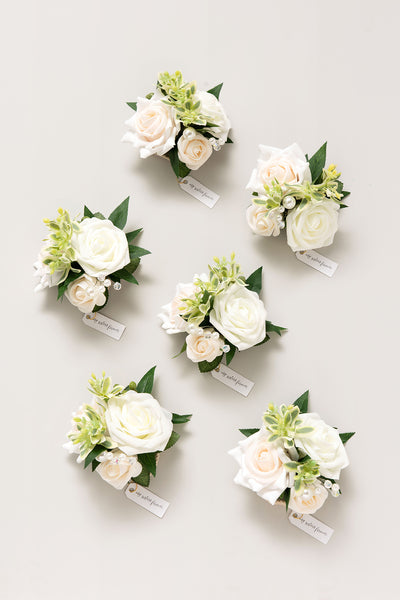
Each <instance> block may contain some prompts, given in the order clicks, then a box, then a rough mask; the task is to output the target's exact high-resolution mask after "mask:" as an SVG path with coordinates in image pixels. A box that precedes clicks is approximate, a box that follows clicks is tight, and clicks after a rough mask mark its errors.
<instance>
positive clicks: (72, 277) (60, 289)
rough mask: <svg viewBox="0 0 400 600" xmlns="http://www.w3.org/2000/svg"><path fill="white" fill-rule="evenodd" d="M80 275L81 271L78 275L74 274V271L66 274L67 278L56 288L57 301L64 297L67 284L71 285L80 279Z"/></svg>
mask: <svg viewBox="0 0 400 600" xmlns="http://www.w3.org/2000/svg"><path fill="white" fill-rule="evenodd" d="M79 266H80V265H78V267H79ZM81 275H82V271H79V273H75V272H74V271H70V272H69V273H68V276H67V278H66V279H65V280H64V281H63V282H62V283H60V284H59V285H58V286H57V290H58V293H57V300H59V299H60V298H61V296H63V295H64V293H65V291H66V289H67V287H68V286H69V284H70V283H72V282H73V281H75V279H78V277H81Z"/></svg>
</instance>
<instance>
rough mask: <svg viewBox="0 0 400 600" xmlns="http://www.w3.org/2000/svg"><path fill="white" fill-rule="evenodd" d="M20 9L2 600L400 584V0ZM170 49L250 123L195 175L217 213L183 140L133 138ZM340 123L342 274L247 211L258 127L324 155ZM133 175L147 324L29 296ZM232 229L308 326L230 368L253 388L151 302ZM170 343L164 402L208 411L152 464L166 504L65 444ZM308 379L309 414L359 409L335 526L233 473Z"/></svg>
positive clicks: (267, 289)
mask: <svg viewBox="0 0 400 600" xmlns="http://www.w3.org/2000/svg"><path fill="white" fill-rule="evenodd" d="M2 4H3V11H2V16H3V18H2V24H1V28H2V33H1V35H0V44H1V54H0V56H1V61H2V63H3V69H2V71H3V73H5V79H4V76H3V86H2V87H3V91H2V94H1V95H0V103H1V116H2V121H3V124H2V127H1V141H2V149H1V157H0V162H1V167H2V169H1V170H2V177H1V187H2V194H1V197H2V206H3V207H4V208H3V212H2V219H3V225H2V235H1V241H2V244H4V247H3V248H2V257H3V258H2V264H3V275H2V282H3V294H2V303H3V306H2V332H3V344H2V346H3V351H4V360H3V365H4V366H5V370H4V374H3V380H2V389H3V391H2V394H1V439H2V452H1V455H2V468H1V473H2V476H1V478H2V485H3V490H4V491H3V494H2V511H1V514H2V516H3V520H4V522H3V525H2V542H3V550H2V552H3V555H2V558H1V561H0V569H1V583H0V587H1V592H2V593H1V596H2V598H4V599H7V600H8V599H10V600H54V599H55V598H56V599H57V600H67V599H69V598H71V597H72V596H73V597H75V598H79V599H81V598H87V599H89V600H92V599H95V598H99V597H101V598H104V599H107V598H118V597H121V598H122V597H125V598H126V597H129V598H132V597H137V598H139V597H140V598H164V599H165V600H170V599H171V600H172V599H176V598H179V599H181V598H182V599H186V598H190V599H191V600H200V599H204V598H210V599H214V598H215V599H218V600H219V599H220V598H221V599H224V600H225V599H226V600H230V599H235V600H236V599H242V598H244V597H246V598H252V597H257V598H258V597H263V598H264V597H265V598H269V597H274V598H277V599H279V600H281V599H284V598H285V599H286V598H289V597H294V596H296V598H298V599H299V600H336V598H342V599H343V600H347V599H350V598H353V597H360V598H361V597H362V598H363V599H365V600H373V599H375V598H376V597H378V595H379V596H385V598H388V600H391V599H394V598H395V597H396V592H395V590H394V584H395V581H397V574H396V572H395V570H394V569H393V567H394V565H395V562H394V561H395V552H396V546H395V545H394V544H395V539H394V536H393V530H394V529H395V527H396V516H395V515H396V512H397V500H398V498H399V485H398V483H399V477H398V474H397V472H398V469H397V462H398V456H397V454H398V443H397V436H398V410H397V406H398V336H399V320H398V306H399V303H398V291H399V287H398V278H397V275H398V252H397V248H398V220H399V217H400V212H399V197H398V185H397V180H398V177H399V175H398V108H399V100H400V97H399V84H398V50H399V45H398V20H399V17H400V14H399V5H398V2H396V1H395V0H392V1H390V0H383V1H381V2H379V3H376V2H372V1H370V0H363V1H361V0H360V1H356V0H353V1H351V2H349V1H348V0H339V1H338V2H335V3H332V2H325V1H321V0H315V1H305V2H297V1H296V0H289V1H286V2H284V3H283V2H281V3H272V2H261V1H259V2H256V1H249V2H245V3H244V4H241V3H236V4H235V3H233V2H228V1H227V0H223V1H221V2H215V1H211V0H210V1H207V2H201V3H184V2H177V1H175V0H170V1H168V2H165V1H162V0H155V1H153V2H152V3H147V4H144V3H142V2H133V1H130V2H129V1H128V0H124V1H122V0H121V1H116V2H107V1H105V0H86V1H85V2H82V0H80V1H78V0H69V1H68V2H57V1H54V0H48V1H47V0H36V1H35V2H32V1H29V0H25V1H24V0H22V1H19V2H14V3H10V2H8V3H6V2H3V3H2ZM165 69H168V70H171V71H172V70H175V69H181V70H182V71H183V73H184V74H185V76H186V77H187V78H188V79H191V78H193V79H196V80H197V81H198V84H199V86H200V87H202V88H203V89H207V88H208V87H212V86H214V85H215V84H217V83H219V82H220V81H224V83H225V85H224V88H223V91H222V95H221V99H222V101H223V103H224V105H225V107H226V109H227V110H228V112H229V115H230V117H231V120H232V123H233V131H232V137H233V138H234V140H235V144H234V145H232V146H226V147H225V148H224V149H223V150H222V151H221V152H220V153H219V154H217V155H215V156H214V157H213V160H210V161H209V163H208V164H207V165H206V166H205V167H204V168H202V169H201V171H200V172H197V173H194V176H195V177H197V178H198V179H199V180H200V181H201V182H202V183H204V184H205V185H207V186H208V187H210V188H211V189H213V190H215V191H216V192H219V193H220V194H221V199H220V200H219V202H218V203H217V205H216V206H215V208H214V209H212V210H210V209H208V208H207V207H205V206H203V205H202V204H201V203H200V202H198V201H197V200H195V199H193V198H191V197H190V196H188V195H186V194H185V193H183V192H182V191H181V190H180V189H179V188H178V185H177V183H176V180H175V178H174V176H173V173H172V171H171V169H170V166H169V164H168V163H167V161H161V160H157V159H155V158H151V159H148V160H145V161H142V160H140V159H139V158H138V155H137V152H136V151H135V150H134V149H133V148H132V147H130V146H129V145H127V144H121V143H120V138H121V136H122V135H123V133H124V131H125V127H124V121H125V120H126V119H128V118H129V116H130V115H131V111H130V109H129V108H128V107H127V106H126V105H125V101H127V100H130V101H132V100H135V99H136V97H137V95H144V94H145V93H147V92H148V91H150V90H151V89H152V85H153V83H154V82H155V78H156V75H157V72H158V71H159V70H165ZM325 140H328V141H329V144H328V160H329V161H335V162H337V163H338V166H339V168H340V170H341V171H342V173H343V181H344V182H345V185H346V188H348V189H350V190H351V191H352V196H351V197H350V205H351V208H349V209H346V210H345V211H343V212H342V214H341V218H340V232H339V233H338V235H337V236H336V239H335V244H334V245H333V246H332V247H330V248H329V249H327V250H326V252H325V254H326V256H328V257H330V258H332V259H333V260H335V261H337V262H339V264H340V266H339V268H338V270H337V273H336V275H335V276H334V277H333V279H329V278H327V277H325V276H324V275H322V274H320V273H318V272H316V271H314V270H312V269H311V268H309V267H307V266H305V265H303V264H301V263H300V262H298V261H297V260H296V258H295V257H294V255H293V254H292V252H291V251H290V249H289V248H288V246H287V245H286V243H285V236H281V237H280V239H267V240H266V239H262V238H256V237H255V236H253V235H252V234H251V232H250V230H249V229H248V227H247V224H246V222H245V217H244V215H245V208H246V206H247V205H248V203H249V194H248V193H247V192H246V191H245V190H244V186H245V184H246V183H247V180H248V178H249V175H250V171H251V169H252V168H253V166H254V164H255V161H256V158H257V145H258V144H259V143H265V144H271V145H275V146H278V147H284V146H287V145H289V144H290V143H292V142H293V141H297V142H298V143H299V144H300V145H301V146H302V148H303V149H304V151H305V152H309V153H312V152H313V151H315V150H316V149H317V148H318V147H319V145H320V144H321V143H322V142H323V141H325ZM128 194H130V195H131V198H132V205H131V210H130V214H129V219H128V225H129V227H130V228H137V227H139V226H143V227H144V233H143V235H142V237H141V240H140V243H141V244H142V245H143V246H144V247H146V248H149V249H150V250H152V255H151V256H149V257H146V258H145V259H144V260H143V263H142V267H141V268H140V270H139V271H138V277H139V279H140V286H139V287H138V288H134V287H133V286H126V288H125V289H123V291H121V292H119V293H114V294H113V297H112V301H111V302H110V304H109V306H108V307H107V310H105V313H106V314H107V315H109V316H110V317H112V318H114V319H117V320H119V321H121V322H122V323H125V324H126V325H127V330H126V332H125V334H124V336H123V338H122V339H121V341H120V342H115V341H114V340H112V339H109V338H107V337H105V336H102V335H101V334H99V333H97V332H95V331H93V330H91V329H89V328H86V327H84V326H83V325H82V323H81V317H80V313H79V312H78V311H77V310H76V309H74V308H73V307H72V306H71V305H69V303H68V302H63V303H62V304H60V303H57V302H56V299H55V297H56V292H55V290H52V291H50V292H47V293H42V294H41V295H34V294H33V287H34V281H33V279H32V277H31V273H32V268H31V263H32V262H33V260H34V259H35V257H36V253H37V251H38V248H39V246H40V242H41V239H42V238H43V236H44V234H45V228H44V226H43V224H42V223H41V220H42V218H43V217H44V216H49V217H51V216H53V215H54V214H55V211H56V209H57V207H58V206H64V207H66V208H68V209H69V210H70V211H71V212H72V213H77V212H78V211H80V210H81V208H82V206H83V204H84V203H87V204H88V205H89V206H90V207H92V209H93V210H101V211H104V212H109V211H110V210H111V209H112V208H114V206H115V205H116V204H117V203H119V202H120V201H121V200H122V199H123V198H124V197H126V196H127V195H128ZM232 250H234V251H236V253H237V257H238V259H239V261H240V262H241V264H242V266H243V269H244V271H245V272H246V273H250V272H251V271H253V270H254V269H255V268H256V267H258V266H259V265H261V264H262V265H263V266H264V276H263V283H264V292H263V298H264V300H265V302H266V305H267V309H268V314H269V318H271V320H273V321H274V322H276V323H278V324H282V325H286V326H287V327H288V328H289V331H288V333H287V335H285V336H284V337H283V338H282V339H281V340H280V339H278V340H277V339H274V340H273V341H272V342H270V343H268V344H267V345H266V346H264V347H262V348H257V349H254V350H250V351H248V352H246V353H244V354H242V355H241V356H237V357H236V358H235V360H234V362H233V363H232V366H233V368H234V369H236V370H237V371H238V372H240V373H242V374H243V375H245V376H246V377H248V378H249V379H252V380H253V381H255V383H256V385H255V387H254V389H253V391H252V393H251V395H250V396H249V397H248V398H247V399H245V398H243V397H241V396H240V395H238V394H235V393H234V392H233V391H231V390H230V389H228V388H226V387H225V386H223V385H222V384H220V383H218V382H217V381H214V380H213V379H212V378H211V376H207V375H204V376H201V375H200V374H199V373H198V372H197V370H196V367H195V366H194V365H193V364H192V363H190V362H189V361H188V360H186V359H185V358H184V357H180V358H178V359H175V360H172V359H171V357H172V356H173V355H174V354H175V352H176V351H177V349H178V348H179V347H180V345H181V342H182V341H183V340H182V339H177V338H176V337H174V338H172V337H169V336H167V335H165V334H164V333H163V331H162V330H161V328H160V327H159V323H158V320H157V318H156V315H157V312H158V311H159V306H160V305H161V304H164V303H165V302H167V301H168V300H169V298H170V297H171V295H172V294H173V292H174V289H175V284H176V282H177V281H188V280H189V279H190V278H191V276H192V274H193V273H194V272H200V271H201V270H203V269H204V268H205V267H206V265H207V263H208V261H209V260H210V259H211V257H212V256H214V255H221V254H223V253H230V252H231V251H232ZM154 364H157V365H158V367H157V381H156V386H155V392H156V395H157V397H158V398H159V400H160V401H161V402H162V403H163V404H164V405H165V406H166V407H168V408H170V409H172V410H174V411H176V412H183V413H187V412H193V414H194V416H193V421H192V423H191V424H190V425H188V426H186V428H183V427H182V428H181V430H182V431H183V430H184V434H183V437H182V440H181V442H180V443H179V444H178V445H177V446H176V447H175V448H174V449H173V450H171V451H170V452H168V454H166V455H164V456H163V457H162V458H161V460H160V465H159V474H158V476H157V479H156V480H154V481H153V482H152V484H151V489H152V490H153V491H154V492H155V493H157V494H159V495H160V496H162V497H163V498H165V499H166V500H169V501H170V502H171V506H170V508H169V510H168V512H167V513H166V516H165V517H164V519H162V520H159V519H158V518H157V517H155V516H153V515H151V514H150V513H148V512H146V511H144V510H143V509H141V508H139V507H137V506H136V505H134V504H133V503H130V502H129V501H128V500H127V499H126V498H125V496H124V495H123V493H120V492H117V491H115V490H114V489H113V488H111V487H110V486H108V485H106V484H105V483H104V482H103V481H102V480H101V479H100V477H98V476H97V475H96V474H93V475H92V474H91V473H89V472H87V471H83V469H82V468H81V467H80V466H77V465H76V464H75V463H74V462H73V460H71V459H70V457H68V456H67V455H66V453H65V451H64V450H63V449H62V447H61V445H62V443H63V442H64V436H65V433H66V431H67V430H68V427H69V420H70V415H71V412H72V411H73V410H74V409H75V408H76V407H77V406H78V405H79V404H80V403H82V402H84V401H85V400H86V398H87V397H88V394H87V392H86V391H85V389H86V384H87V379H88V377H89V375H90V373H91V372H93V371H94V372H95V373H99V372H100V371H102V370H103V369H105V370H107V372H108V373H110V374H111V375H112V376H113V378H114V379H115V380H116V381H119V382H122V383H123V382H127V381H129V380H130V379H137V378H139V377H140V376H141V375H142V374H143V373H144V372H145V371H146V370H147V369H148V368H150V367H151V366H152V365H154ZM307 388H309V389H310V390H311V392H310V402H311V405H310V408H311V410H314V411H317V412H319V413H320V414H321V416H322V417H323V418H324V419H325V420H326V421H327V422H329V423H330V424H332V425H337V426H338V427H339V428H340V429H341V430H342V431H348V430H353V429H356V430H357V437H355V438H353V440H351V442H350V443H349V445H348V452H349V456H350V459H351V466H350V467H349V468H348V469H346V471H345V472H344V473H343V477H342V479H341V484H342V489H343V495H342V497H341V498H340V499H337V500H334V499H333V498H330V499H329V501H328V502H327V503H326V504H325V506H324V507H323V509H322V510H321V511H320V512H319V517H320V518H321V519H322V520H323V521H324V522H326V523H327V524H328V525H330V526H331V527H333V528H334V529H335V533H334V536H333V538H332V540H331V542H330V543H329V544H328V545H327V546H322V545H321V544H319V543H318V542H317V541H315V540H313V539H312V538H310V537H308V536H307V535H305V534H304V533H302V532H300V531H298V530H297V529H295V528H294V527H293V526H292V525H290V524H289V523H288V521H287V519H286V517H285V513H284V510H282V509H280V508H273V507H271V506H270V505H268V504H267V503H265V502H263V501H262V500H261V499H260V498H258V497H257V496H256V495H255V494H253V493H251V492H250V491H248V490H245V489H244V488H241V487H238V486H235V485H234V484H233V481H232V480H233V477H234V474H235V472H236V466H235V463H234V461H233V460H232V458H231V457H229V456H228V455H227V451H228V450H229V449H230V448H232V447H233V446H234V445H235V444H236V443H237V441H238V440H239V439H240V438H241V436H240V434H239V433H238V431H237V429H238V428H239V427H254V426H257V425H258V424H259V422H260V421H259V420H260V417H261V414H262V413H263V410H264V408H265V406H266V404H267V403H268V402H270V401H275V402H278V403H280V402H290V401H293V400H294V399H295V398H296V397H297V396H298V395H300V394H301V393H302V392H303V391H304V390H305V389H307ZM382 590H383V591H382Z"/></svg>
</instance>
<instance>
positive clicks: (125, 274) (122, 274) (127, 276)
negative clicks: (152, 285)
mask: <svg viewBox="0 0 400 600" xmlns="http://www.w3.org/2000/svg"><path fill="white" fill-rule="evenodd" d="M113 276H114V277H115V278H116V279H124V280H125V281H129V283H134V284H136V285H139V282H138V280H137V279H136V277H134V276H133V275H132V273H130V272H129V271H128V269H120V270H119V271H115V273H113ZM110 278H111V277H110Z"/></svg>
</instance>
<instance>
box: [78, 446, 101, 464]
mask: <svg viewBox="0 0 400 600" xmlns="http://www.w3.org/2000/svg"><path fill="white" fill-rule="evenodd" d="M105 450H106V448H104V446H101V445H97V446H95V447H94V448H93V450H91V451H90V452H89V454H88V455H87V457H86V458H85V462H84V465H83V468H84V469H86V467H88V466H89V465H90V463H91V462H92V461H93V460H94V459H95V458H97V457H98V456H99V454H101V453H102V452H104V451H105Z"/></svg>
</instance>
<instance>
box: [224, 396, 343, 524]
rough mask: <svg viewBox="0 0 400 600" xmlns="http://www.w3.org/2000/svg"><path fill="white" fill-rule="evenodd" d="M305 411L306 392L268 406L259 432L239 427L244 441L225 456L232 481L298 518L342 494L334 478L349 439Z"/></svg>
mask: <svg viewBox="0 0 400 600" xmlns="http://www.w3.org/2000/svg"><path fill="white" fill-rule="evenodd" d="M307 410H308V391H307V392H305V393H304V394H303V395H302V396H300V398H298V400H296V402H294V403H293V404H291V405H289V406H286V405H285V404H282V405H281V406H279V407H277V406H275V405H274V404H270V405H269V407H268V410H267V412H266V413H265V414H264V417H263V426H262V427H261V429H240V432H241V433H243V435H245V436H246V438H247V439H246V440H244V441H242V442H239V445H238V446H236V448H234V449H233V450H230V452H229V454H230V455H231V456H233V457H234V458H235V459H236V461H237V462H238V463H239V466H240V470H239V472H238V474H237V475H236V477H235V479H234V481H235V483H237V484H239V485H242V486H244V487H247V488H249V489H250V490H252V491H253V492H256V493H257V494H258V496H260V497H261V498H262V499H263V500H267V502H269V503H270V504H275V503H276V502H279V503H283V502H284V503H285V504H286V509H288V508H290V509H291V510H294V511H296V512H298V513H301V514H313V513H314V512H316V511H317V510H318V509H319V508H321V506H322V505H323V504H324V502H325V500H326V499H327V497H328V495H329V492H330V493H331V495H332V496H334V497H337V496H339V495H340V494H341V491H340V487H339V484H338V482H337V480H338V479H339V477H340V471H341V470H342V469H344V468H345V467H347V466H348V464H349V459H348V457H347V454H346V450H345V448H344V444H345V443H346V442H347V441H348V440H349V439H350V438H351V437H352V436H353V435H354V432H351V433H339V432H338V431H337V429H335V428H334V427H331V426H330V425H327V424H326V423H325V422H324V421H323V420H322V419H321V418H320V416H319V415H318V414H317V413H309V412H307Z"/></svg>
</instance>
